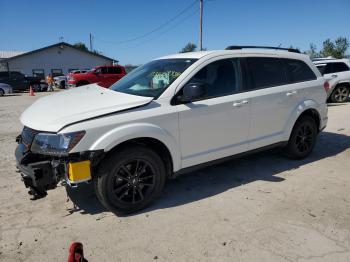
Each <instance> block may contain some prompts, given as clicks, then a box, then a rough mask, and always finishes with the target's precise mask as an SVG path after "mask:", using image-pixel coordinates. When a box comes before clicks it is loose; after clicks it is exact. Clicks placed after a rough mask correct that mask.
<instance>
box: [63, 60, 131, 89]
mask: <svg viewBox="0 0 350 262" xmlns="http://www.w3.org/2000/svg"><path fill="white" fill-rule="evenodd" d="M125 75H126V72H125V68H124V67H123V66H119V65H117V66H98V67H95V68H94V69H92V70H91V71H88V72H86V73H83V74H70V75H69V76H68V86H69V87H76V86H83V85H88V84H93V83H96V84H98V85H100V86H102V87H110V86H111V85H112V84H114V83H115V82H117V81H118V80H120V79H121V78H122V77H123V76H125Z"/></svg>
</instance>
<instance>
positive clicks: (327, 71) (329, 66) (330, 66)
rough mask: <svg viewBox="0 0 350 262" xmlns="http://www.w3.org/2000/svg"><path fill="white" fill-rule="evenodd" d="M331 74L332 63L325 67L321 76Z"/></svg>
mask: <svg viewBox="0 0 350 262" xmlns="http://www.w3.org/2000/svg"><path fill="white" fill-rule="evenodd" d="M332 73H334V72H333V66H332V63H328V64H326V66H325V68H324V70H323V74H332Z"/></svg>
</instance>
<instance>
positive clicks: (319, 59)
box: [312, 56, 338, 61]
mask: <svg viewBox="0 0 350 262" xmlns="http://www.w3.org/2000/svg"><path fill="white" fill-rule="evenodd" d="M322 60H338V58H335V57H332V56H328V57H316V58H314V59H312V61H322Z"/></svg>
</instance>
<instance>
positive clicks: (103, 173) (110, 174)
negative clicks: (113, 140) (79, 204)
mask: <svg viewBox="0 0 350 262" xmlns="http://www.w3.org/2000/svg"><path fill="white" fill-rule="evenodd" d="M97 173H98V175H97V177H95V178H94V186H95V192H96V196H97V198H98V199H99V201H100V202H101V204H102V205H103V206H105V207H106V208H107V209H109V210H111V211H113V212H115V213H123V214H126V213H131V212H135V211H137V210H140V209H143V208H145V207H146V206H148V205H150V204H151V203H152V202H153V201H154V200H156V199H157V198H158V197H159V196H160V195H161V193H162V191H163V188H164V186H165V181H166V169H165V165H164V163H163V161H162V159H161V158H160V157H159V155H158V154H157V153H156V152H154V151H153V150H151V149H149V148H147V147H144V146H131V147H129V148H125V149H124V150H120V151H118V152H116V153H114V154H113V155H111V156H109V157H107V158H106V159H105V160H103V161H102V163H101V164H100V165H99V169H98V172H97Z"/></svg>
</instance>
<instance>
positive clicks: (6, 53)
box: [0, 50, 26, 59]
mask: <svg viewBox="0 0 350 262" xmlns="http://www.w3.org/2000/svg"><path fill="white" fill-rule="evenodd" d="M24 53H26V52H25V51H2V50H0V59H6V58H10V57H13V56H18V55H21V54H24Z"/></svg>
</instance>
